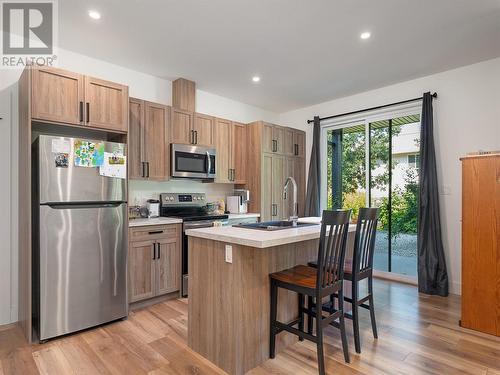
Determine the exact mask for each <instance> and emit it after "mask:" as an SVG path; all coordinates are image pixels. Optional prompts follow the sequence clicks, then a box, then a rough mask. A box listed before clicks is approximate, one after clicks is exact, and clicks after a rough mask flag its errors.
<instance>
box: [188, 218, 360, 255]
mask: <svg viewBox="0 0 500 375" xmlns="http://www.w3.org/2000/svg"><path fill="white" fill-rule="evenodd" d="M299 222H309V223H311V222H312V223H318V224H319V223H320V222H321V218H319V217H318V218H312V217H308V218H300V219H299ZM320 229H321V226H320V225H312V226H306V227H302V228H289V229H282V230H275V231H264V230H257V229H246V228H239V227H236V228H235V227H212V228H200V229H190V230H187V231H186V234H187V235H188V236H192V237H197V238H205V239H208V240H213V241H221V242H227V243H233V244H237V245H243V246H250V247H256V248H267V247H272V246H279V245H285V244H288V243H295V242H301V241H308V240H314V239H317V238H319V233H320ZM355 231H356V225H355V224H351V225H350V226H349V232H355Z"/></svg>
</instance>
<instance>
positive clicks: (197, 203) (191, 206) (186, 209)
mask: <svg viewBox="0 0 500 375" xmlns="http://www.w3.org/2000/svg"><path fill="white" fill-rule="evenodd" d="M160 202H161V203H160V216H165V217H176V218H180V219H182V220H183V221H199V220H223V219H227V218H228V215H217V214H213V213H209V212H208V210H207V206H206V197H205V193H191V194H179V193H163V194H160Z"/></svg>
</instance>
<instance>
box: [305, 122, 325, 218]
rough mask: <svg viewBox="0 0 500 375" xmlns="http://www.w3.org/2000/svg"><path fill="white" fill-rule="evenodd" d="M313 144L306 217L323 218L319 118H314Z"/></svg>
mask: <svg viewBox="0 0 500 375" xmlns="http://www.w3.org/2000/svg"><path fill="white" fill-rule="evenodd" d="M313 126H314V130H313V144H312V150H311V160H310V163H309V175H308V177H307V192H306V207H305V216H321V214H320V207H319V190H320V176H321V171H320V168H321V166H320V155H319V154H320V150H319V142H320V139H319V138H320V125H319V117H318V116H315V117H314V125H313Z"/></svg>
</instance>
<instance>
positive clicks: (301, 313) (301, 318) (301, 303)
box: [299, 293, 304, 341]
mask: <svg viewBox="0 0 500 375" xmlns="http://www.w3.org/2000/svg"><path fill="white" fill-rule="evenodd" d="M299 331H301V332H304V295H303V294H301V293H299ZM299 341H304V338H303V337H300V336H299Z"/></svg>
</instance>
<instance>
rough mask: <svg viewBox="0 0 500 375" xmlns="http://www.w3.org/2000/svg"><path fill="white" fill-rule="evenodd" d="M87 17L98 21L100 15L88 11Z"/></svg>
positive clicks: (93, 11)
mask: <svg viewBox="0 0 500 375" xmlns="http://www.w3.org/2000/svg"><path fill="white" fill-rule="evenodd" d="M89 17H90V18H92V19H94V20H98V19H100V18H101V13H99V12H97V11H95V10H89Z"/></svg>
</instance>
